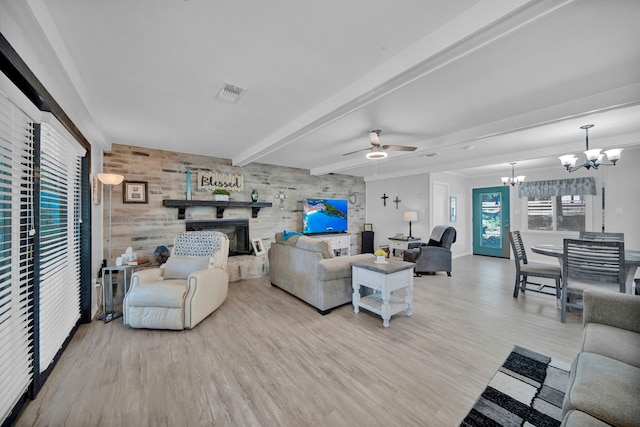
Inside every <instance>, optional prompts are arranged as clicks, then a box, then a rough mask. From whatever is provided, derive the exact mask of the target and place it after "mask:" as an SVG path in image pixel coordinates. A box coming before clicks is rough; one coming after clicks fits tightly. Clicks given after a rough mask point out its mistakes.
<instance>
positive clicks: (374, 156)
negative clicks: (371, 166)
mask: <svg viewBox="0 0 640 427" xmlns="http://www.w3.org/2000/svg"><path fill="white" fill-rule="evenodd" d="M385 157H387V153H386V151H370V152H368V153H367V159H369V160H380V159H384V158H385Z"/></svg>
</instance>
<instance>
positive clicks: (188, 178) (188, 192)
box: [187, 169, 191, 200]
mask: <svg viewBox="0 0 640 427" xmlns="http://www.w3.org/2000/svg"><path fill="white" fill-rule="evenodd" d="M187 200H191V170H190V169H187Z"/></svg>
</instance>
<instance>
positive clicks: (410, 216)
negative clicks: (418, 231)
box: [402, 211, 418, 239]
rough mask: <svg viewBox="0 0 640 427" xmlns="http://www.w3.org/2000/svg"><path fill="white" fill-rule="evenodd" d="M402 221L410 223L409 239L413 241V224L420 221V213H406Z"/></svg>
mask: <svg viewBox="0 0 640 427" xmlns="http://www.w3.org/2000/svg"><path fill="white" fill-rule="evenodd" d="M402 219H403V220H405V221H409V238H410V239H412V238H413V236H412V235H411V222H412V221H417V220H418V212H416V211H406V212H405V213H404V214H403V215H402Z"/></svg>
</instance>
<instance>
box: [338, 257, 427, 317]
mask: <svg viewBox="0 0 640 427" xmlns="http://www.w3.org/2000/svg"><path fill="white" fill-rule="evenodd" d="M413 267H415V264H414V263H412V262H405V261H400V260H394V259H390V260H388V261H387V263H386V264H378V263H376V262H375V259H374V258H372V259H371V261H355V262H352V263H351V272H352V282H351V284H352V287H353V311H354V312H355V313H358V312H359V311H360V307H362V308H365V309H367V310H369V311H371V312H373V313H376V314H377V315H379V316H381V317H382V326H384V327H385V328H388V327H389V320H390V319H391V316H393V315H394V314H397V313H400V312H401V311H404V310H406V311H407V316H411V306H412V304H413ZM361 286H365V287H367V288H369V289H372V290H373V291H374V293H373V294H372V295H367V296H364V297H361V296H360V287H361ZM399 289H404V290H405V297H404V301H403V300H402V299H400V298H397V297H395V296H393V295H391V292H393V291H396V290H399ZM375 291H379V292H380V293H379V294H376V292H375Z"/></svg>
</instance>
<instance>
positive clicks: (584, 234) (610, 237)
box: [579, 231, 624, 242]
mask: <svg viewBox="0 0 640 427" xmlns="http://www.w3.org/2000/svg"><path fill="white" fill-rule="evenodd" d="M579 239H580V240H601V241H609V242H624V233H601V232H598V231H580V237H579Z"/></svg>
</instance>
